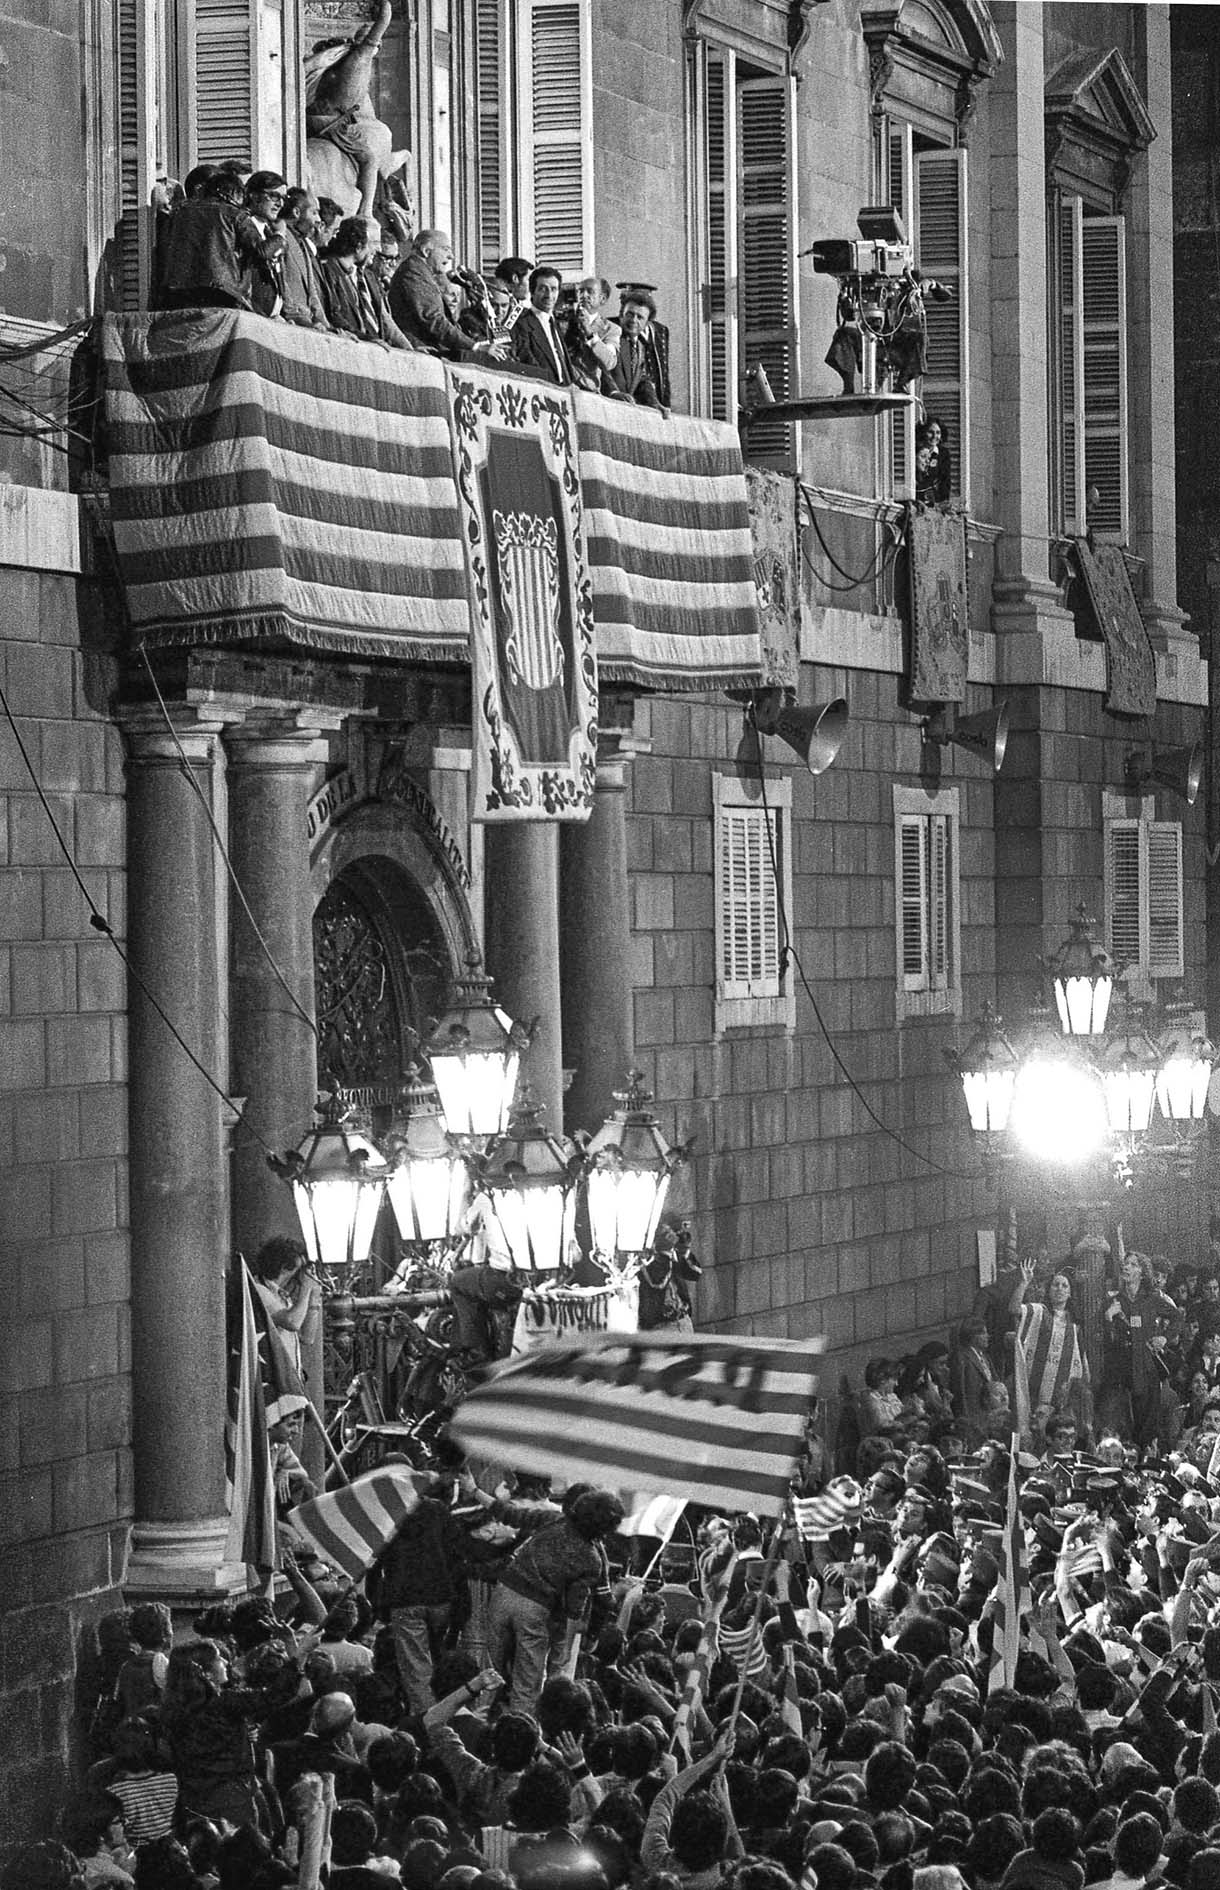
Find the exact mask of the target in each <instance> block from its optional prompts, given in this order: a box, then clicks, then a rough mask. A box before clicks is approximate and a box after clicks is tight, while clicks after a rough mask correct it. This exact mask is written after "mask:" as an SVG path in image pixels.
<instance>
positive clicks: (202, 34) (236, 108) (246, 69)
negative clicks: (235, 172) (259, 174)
mask: <svg viewBox="0 0 1220 1890" xmlns="http://www.w3.org/2000/svg"><path fill="white" fill-rule="evenodd" d="M195 143H196V151H197V157H196V162H197V163H199V164H209V163H210V164H217V163H219V162H220V160H221V159H222V158H229V157H231V158H237V159H239V160H240V162H241V163H242V164H249V165H253V164H254V161H255V160H254V75H253V66H252V61H251V46H250V8H249V6H248V5H245V4H242V0H237V4H235V0H195Z"/></svg>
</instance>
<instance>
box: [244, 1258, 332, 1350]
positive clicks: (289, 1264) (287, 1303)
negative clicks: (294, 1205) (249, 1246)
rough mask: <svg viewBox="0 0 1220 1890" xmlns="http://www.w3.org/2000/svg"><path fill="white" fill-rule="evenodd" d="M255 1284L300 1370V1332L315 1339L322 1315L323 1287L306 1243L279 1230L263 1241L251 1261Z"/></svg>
mask: <svg viewBox="0 0 1220 1890" xmlns="http://www.w3.org/2000/svg"><path fill="white" fill-rule="evenodd" d="M250 1273H251V1276H252V1279H253V1283H254V1288H255V1291H256V1292H257V1294H258V1296H259V1298H260V1299H261V1300H262V1302H263V1305H264V1306H265V1307H266V1309H267V1317H268V1318H269V1319H270V1321H271V1323H272V1325H273V1326H275V1327H276V1329H277V1331H278V1332H279V1335H280V1337H281V1339H282V1340H283V1341H284V1346H285V1349H286V1351H287V1353H288V1356H289V1358H290V1359H291V1360H292V1363H293V1365H294V1366H295V1367H296V1370H297V1372H298V1373H300V1375H301V1376H302V1377H303V1376H304V1374H303V1373H302V1372H301V1335H302V1333H306V1328H307V1327H308V1332H307V1333H306V1338H307V1341H312V1340H313V1338H314V1336H315V1334H316V1330H317V1322H318V1320H319V1319H320V1318H321V1315H322V1288H321V1285H320V1284H319V1281H318V1278H317V1275H316V1274H314V1273H311V1272H310V1270H309V1257H308V1255H307V1253H306V1251H305V1243H304V1242H303V1241H301V1240H294V1239H293V1238H292V1236H291V1235H288V1234H277V1235H276V1236H275V1237H274V1239H272V1240H267V1241H264V1242H263V1245H262V1246H261V1247H260V1248H259V1250H258V1252H257V1253H256V1254H255V1256H254V1260H253V1262H252V1263H251V1267H250Z"/></svg>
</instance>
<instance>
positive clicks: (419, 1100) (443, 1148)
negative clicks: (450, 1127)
mask: <svg viewBox="0 0 1220 1890" xmlns="http://www.w3.org/2000/svg"><path fill="white" fill-rule="evenodd" d="M407 1076H408V1082H407V1087H406V1089H405V1092H404V1096H403V1106H402V1110H401V1113H400V1114H399V1115H398V1116H397V1117H396V1119H395V1121H394V1123H393V1124H392V1125H391V1127H390V1131H389V1134H388V1135H387V1137H386V1156H387V1158H388V1161H389V1173H388V1175H387V1176H386V1184H385V1186H386V1193H387V1195H388V1196H389V1198H390V1206H391V1208H392V1209H393V1210H394V1219H395V1220H396V1221H397V1223H398V1232H399V1235H400V1237H401V1238H402V1239H403V1240H404V1241H406V1242H407V1243H408V1244H410V1245H413V1246H414V1245H427V1244H431V1243H433V1242H444V1241H449V1240H452V1239H454V1238H456V1236H457V1234H458V1232H459V1230H460V1227H461V1222H462V1216H463V1215H464V1213H465V1211H466V1204H467V1201H468V1199H469V1197H470V1171H469V1169H468V1167H467V1165H466V1162H465V1159H464V1158H463V1156H462V1155H461V1153H460V1151H459V1150H458V1149H456V1148H455V1147H454V1145H453V1143H452V1142H451V1141H450V1140H449V1137H448V1135H447V1134H446V1131H445V1117H444V1115H443V1113H442V1110H441V1105H440V1099H439V1098H438V1096H437V1093H436V1089H435V1087H434V1085H433V1084H431V1083H425V1082H422V1081H421V1080H420V1073H419V1071H418V1070H417V1069H415V1068H412V1069H410V1070H409V1071H408V1072H407Z"/></svg>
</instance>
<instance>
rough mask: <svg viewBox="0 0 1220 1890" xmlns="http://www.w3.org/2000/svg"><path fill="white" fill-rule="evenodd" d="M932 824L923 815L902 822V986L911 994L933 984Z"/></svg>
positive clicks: (908, 816) (900, 828)
mask: <svg viewBox="0 0 1220 1890" xmlns="http://www.w3.org/2000/svg"><path fill="white" fill-rule="evenodd" d="M928 840H929V824H928V820H927V817H926V816H925V815H923V814H903V815H902V816H901V818H900V823H899V879H900V884H899V889H898V891H899V904H900V908H901V913H902V983H903V988H904V989H905V990H907V991H926V990H927V989H928V984H929V938H928V876H929V875H928V869H929V864H930V858H929V855H930V848H929V844H928Z"/></svg>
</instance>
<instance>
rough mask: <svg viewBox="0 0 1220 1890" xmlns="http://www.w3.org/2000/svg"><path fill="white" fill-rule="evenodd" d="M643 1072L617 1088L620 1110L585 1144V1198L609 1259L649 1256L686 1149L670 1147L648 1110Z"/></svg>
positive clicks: (596, 1245)
mask: <svg viewBox="0 0 1220 1890" xmlns="http://www.w3.org/2000/svg"><path fill="white" fill-rule="evenodd" d="M643 1081H644V1079H643V1076H642V1074H641V1072H640V1071H639V1070H629V1071H628V1073H627V1088H626V1089H625V1090H615V1092H614V1100H615V1102H616V1103H617V1104H618V1105H619V1107H618V1108H617V1109H616V1110H615V1111H614V1112H613V1114H612V1115H610V1116H609V1117H607V1119H606V1121H605V1122H603V1124H602V1126H601V1128H600V1129H599V1130H598V1131H597V1134H596V1135H595V1136H593V1137H592V1139H591V1140H590V1141H589V1142H588V1143H587V1144H586V1146H585V1195H586V1199H587V1201H588V1206H589V1225H590V1228H591V1230H592V1234H593V1251H594V1253H595V1254H600V1255H602V1256H604V1258H606V1259H608V1260H609V1259H615V1258H621V1257H622V1256H624V1255H626V1254H633V1253H648V1252H650V1251H651V1249H652V1244H653V1240H654V1238H655V1236H656V1231H657V1224H658V1222H659V1221H660V1218H661V1212H662V1209H663V1208H664V1206H665V1197H666V1195H667V1194H668V1193H669V1184H670V1181H671V1179H672V1177H673V1173H674V1170H675V1169H676V1168H677V1167H678V1166H679V1164H680V1163H681V1162H683V1161H685V1159H686V1150H685V1148H678V1149H675V1148H671V1147H670V1144H669V1143H668V1142H667V1141H666V1139H665V1136H664V1135H663V1134H662V1132H661V1125H660V1123H659V1122H658V1121H657V1118H656V1116H655V1115H654V1114H653V1112H652V1110H651V1109H650V1108H649V1104H650V1103H651V1101H652V1097H651V1096H650V1094H649V1093H648V1091H647V1090H646V1089H645V1088H644V1087H643Z"/></svg>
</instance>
